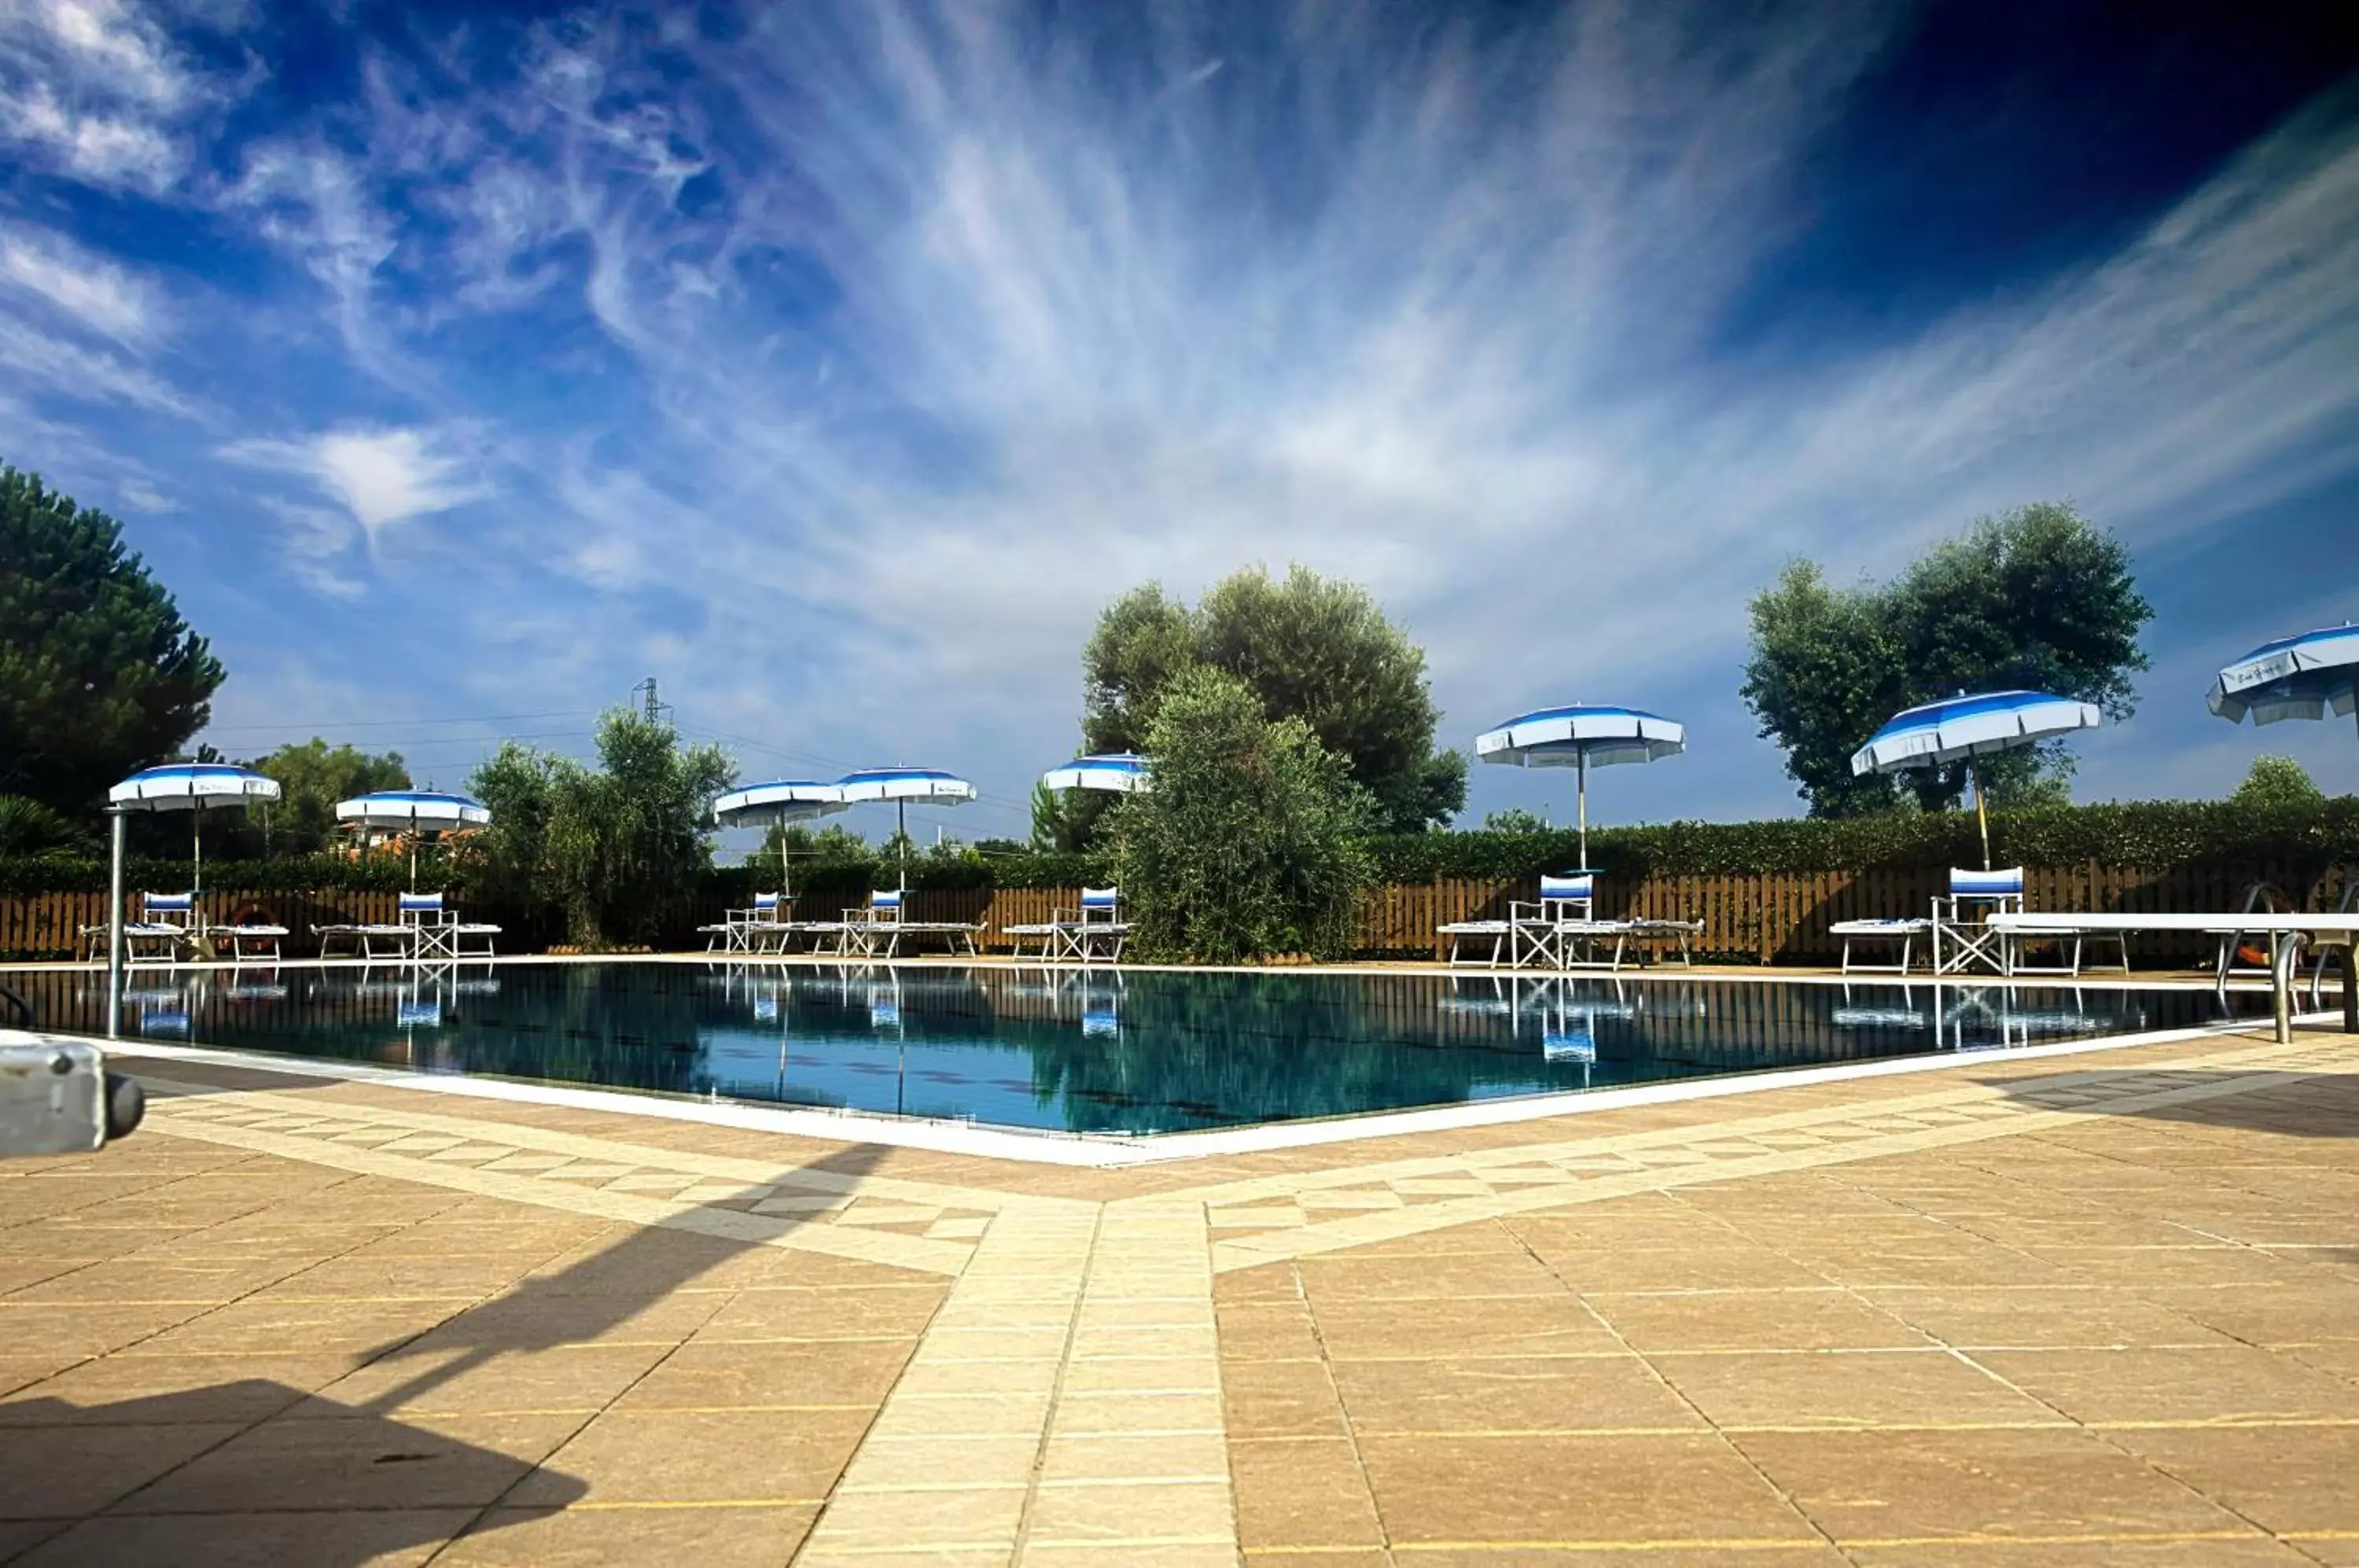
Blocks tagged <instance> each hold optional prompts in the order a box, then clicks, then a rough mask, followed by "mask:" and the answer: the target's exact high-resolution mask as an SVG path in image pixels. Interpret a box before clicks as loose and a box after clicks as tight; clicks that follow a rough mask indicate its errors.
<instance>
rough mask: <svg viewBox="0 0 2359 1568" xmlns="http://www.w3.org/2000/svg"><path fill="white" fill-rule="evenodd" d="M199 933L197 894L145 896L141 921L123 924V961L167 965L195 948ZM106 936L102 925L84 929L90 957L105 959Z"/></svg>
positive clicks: (140, 901)
mask: <svg viewBox="0 0 2359 1568" xmlns="http://www.w3.org/2000/svg"><path fill="white" fill-rule="evenodd" d="M198 931H199V927H198V925H197V896H196V895H195V894H194V893H142V894H140V895H139V918H138V919H136V920H125V921H124V922H123V954H124V957H125V960H126V961H128V962H130V963H133V964H137V963H139V962H140V961H141V959H142V958H147V959H150V960H153V961H154V962H157V963H164V964H168V963H170V962H172V961H173V960H175V959H177V958H179V957H181V956H183V955H184V954H185V953H189V952H190V950H191V949H192V948H193V947H194V945H195V943H196V940H197V935H198ZM106 933H107V928H106V927H105V926H103V925H96V926H84V927H82V932H81V935H82V944H83V949H84V952H85V953H86V954H87V956H89V957H92V958H103V957H104V956H105V955H106Z"/></svg>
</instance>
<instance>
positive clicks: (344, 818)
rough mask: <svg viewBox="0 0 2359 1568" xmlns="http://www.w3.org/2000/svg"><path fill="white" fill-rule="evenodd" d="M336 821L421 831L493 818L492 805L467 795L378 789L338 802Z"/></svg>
mask: <svg viewBox="0 0 2359 1568" xmlns="http://www.w3.org/2000/svg"><path fill="white" fill-rule="evenodd" d="M336 820H337V821H338V822H358V823H360V824H361V825H362V826H364V827H372V828H409V829H412V830H413V831H416V832H419V833H456V832H458V831H459V830H460V829H462V828H480V827H484V826H485V825H487V824H488V823H489V822H491V820H492V811H491V808H490V807H488V806H486V805H484V803H483V802H482V801H481V800H475V799H474V798H473V797H472V796H468V795H447V794H444V793H442V792H441V791H440V790H435V789H379V790H377V791H375V793H373V794H367V795H355V796H353V798H352V799H351V800H339V801H337V802H336Z"/></svg>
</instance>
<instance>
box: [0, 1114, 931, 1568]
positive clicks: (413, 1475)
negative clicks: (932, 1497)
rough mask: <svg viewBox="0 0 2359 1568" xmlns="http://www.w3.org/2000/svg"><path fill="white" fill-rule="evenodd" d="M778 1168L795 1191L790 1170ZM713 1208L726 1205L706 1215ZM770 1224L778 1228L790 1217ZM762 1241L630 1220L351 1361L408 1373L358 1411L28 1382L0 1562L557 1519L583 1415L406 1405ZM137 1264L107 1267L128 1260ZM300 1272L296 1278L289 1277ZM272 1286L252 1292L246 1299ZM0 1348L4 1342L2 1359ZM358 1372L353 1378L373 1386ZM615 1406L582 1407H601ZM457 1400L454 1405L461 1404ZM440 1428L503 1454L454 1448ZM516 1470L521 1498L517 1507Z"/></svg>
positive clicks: (332, 1552)
mask: <svg viewBox="0 0 2359 1568" xmlns="http://www.w3.org/2000/svg"><path fill="white" fill-rule="evenodd" d="M168 1071H170V1069H169V1068H168ZM228 1076H229V1078H230V1082H228V1083H219V1084H213V1085H208V1086H207V1087H208V1088H209V1089H210V1090H211V1092H214V1093H234V1092H235V1090H236V1089H238V1088H245V1087H252V1088H267V1089H271V1090H275V1091H277V1092H280V1093H287V1092H299V1091H300V1090H301V1089H303V1088H316V1087H318V1086H319V1085H318V1083H317V1081H316V1080H305V1081H300V1082H299V1083H289V1082H288V1081H287V1080H285V1079H283V1078H280V1079H276V1080H275V1081H262V1082H257V1081H255V1080H256V1079H262V1078H265V1077H266V1075H263V1074H251V1075H249V1074H245V1073H234V1074H230V1075H228ZM135 1136H149V1137H152V1136H155V1135H154V1134H153V1133H146V1134H142V1135H135ZM618 1141H627V1140H618ZM885 1152H886V1151H885V1150H884V1149H880V1148H876V1147H874V1146H852V1147H848V1148H844V1149H835V1150H832V1151H831V1152H830V1153H829V1154H828V1155H826V1156H825V1157H824V1158H822V1159H821V1160H814V1161H812V1162H810V1165H809V1166H808V1167H807V1168H808V1169H810V1170H814V1171H821V1170H823V1171H828V1172H830V1173H832V1174H833V1175H836V1176H841V1177H857V1176H860V1175H862V1174H864V1173H865V1172H867V1171H870V1170H872V1169H874V1167H875V1164H876V1162H877V1160H879V1159H880V1158H882V1156H883V1155H884V1154H885ZM101 1158H102V1159H103V1155H102V1156H101ZM781 1175H782V1178H783V1179H785V1180H788V1181H791V1177H792V1171H782V1173H781ZM473 1201H475V1202H489V1203H495V1202H499V1201H500V1200H496V1199H476V1200H473ZM516 1207H517V1208H519V1209H525V1210H528V1209H529V1208H530V1205H528V1204H524V1203H518V1204H516ZM714 1208H715V1212H716V1213H718V1212H723V1206H722V1205H715V1206H714ZM264 1212H267V1211H264ZM561 1212H566V1213H571V1211H561ZM688 1212H689V1213H691V1214H692V1213H693V1212H694V1211H688ZM725 1212H728V1213H730V1214H732V1215H733V1220H732V1222H731V1223H733V1224H734V1223H742V1222H740V1221H738V1220H737V1219H736V1218H735V1216H736V1215H737V1214H739V1213H740V1211H736V1210H726V1211H725ZM774 1223H776V1224H777V1225H779V1226H780V1227H781V1229H782V1230H783V1229H785V1228H787V1227H788V1226H790V1225H792V1224H794V1223H795V1222H793V1221H790V1220H787V1219H779V1220H777V1221H776V1222H774ZM762 1245H763V1243H762V1242H760V1241H758V1240H754V1239H743V1240H741V1239H735V1238H733V1237H730V1236H714V1235H709V1234H704V1233H701V1232H696V1231H689V1230H682V1229H677V1228H671V1227H668V1226H652V1225H650V1226H639V1227H636V1228H633V1229H632V1230H630V1231H628V1232H627V1233H626V1234H625V1236H624V1237H623V1239H622V1240H620V1241H618V1242H615V1243H614V1244H612V1245H609V1246H605V1247H601V1248H600V1249H599V1250H597V1251H595V1252H588V1253H584V1254H582V1255H579V1256H575V1257H572V1258H569V1259H568V1260H567V1261H565V1262H564V1263H563V1264H562V1265H561V1266H558V1267H553V1268H551V1267H549V1266H547V1265H544V1266H543V1269H544V1270H545V1271H540V1272H533V1273H528V1274H527V1275H526V1276H525V1277H524V1278H523V1279H521V1281H520V1282H518V1283H516V1284H515V1285H514V1286H513V1287H511V1288H510V1289H508V1290H505V1291H503V1292H502V1293H500V1294H498V1295H495V1296H493V1297H491V1298H489V1299H488V1300H485V1301H481V1302H479V1303H477V1304H476V1305H474V1306H472V1307H469V1308H467V1309H465V1310H463V1311H460V1312H454V1313H452V1314H451V1316H449V1317H447V1318H444V1319H443V1320H441V1321H440V1322H439V1323H435V1324H434V1325H433V1326H432V1327H430V1328H428V1329H426V1330H425V1331H423V1332H422V1333H419V1334H415V1335H408V1336H405V1337H403V1338H400V1339H397V1340H393V1341H389V1342H387V1343H386V1344H384V1345H379V1346H376V1347H375V1348H374V1349H372V1350H369V1351H367V1352H364V1353H362V1354H361V1355H359V1356H355V1357H354V1358H353V1366H352V1367H351V1368H350V1369H349V1370H348V1371H346V1372H345V1373H343V1374H342V1377H340V1378H339V1379H338V1381H342V1382H351V1381H353V1380H355V1375H356V1374H360V1373H364V1372H365V1371H372V1370H373V1371H377V1372H380V1373H384V1374H387V1375H398V1374H399V1373H401V1372H403V1371H407V1370H408V1368H409V1367H411V1366H413V1365H414V1367H415V1370H414V1372H411V1373H410V1375H408V1377H399V1378H398V1380H392V1378H391V1377H388V1378H387V1379H386V1386H385V1387H384V1388H383V1391H382V1392H379V1393H377V1394H376V1395H375V1397H373V1398H369V1399H365V1400H362V1401H359V1402H347V1401H345V1400H340V1399H333V1398H332V1397H329V1396H325V1395H321V1394H319V1393H316V1392H314V1391H312V1389H310V1388H296V1387H291V1386H288V1385H287V1384H284V1383H280V1382H277V1381H274V1380H271V1379H268V1378H234V1379H230V1380H227V1381H224V1382H222V1383H218V1384H211V1385H207V1386H204V1387H201V1388H183V1389H179V1390H176V1391H171V1392H161V1393H154V1394H148V1395H144V1396H141V1397H136V1398H130V1399H121V1400H116V1401H112V1402H103V1403H96V1404H83V1403H81V1402H78V1401H76V1400H74V1399H71V1398H62V1397H58V1396H55V1395H50V1396H41V1395H40V1394H39V1389H40V1388H42V1387H44V1386H45V1385H43V1384H36V1385H34V1386H33V1387H32V1388H30V1389H28V1390H27V1393H31V1394H33V1395H34V1396H35V1397H33V1398H29V1399H28V1398H24V1397H21V1396H20V1397H19V1398H17V1399H15V1400H13V1401H5V1402H0V1456H5V1463H0V1562H5V1563H23V1564H26V1565H27V1568H53V1565H60V1564H68V1563H71V1564H77V1565H81V1564H90V1563H176V1564H178V1563H223V1564H225V1563H253V1564H257V1565H259V1564H276V1563H301V1564H307V1565H320V1568H340V1565H343V1564H352V1565H355V1568H356V1565H358V1564H360V1563H366V1562H370V1561H373V1560H375V1559H377V1558H379V1557H381V1556H383V1555H385V1554H388V1553H399V1552H402V1551H403V1550H404V1549H417V1548H421V1547H427V1546H430V1545H432V1544H434V1543H436V1542H439V1541H445V1540H448V1539H450V1538H451V1537H453V1536H456V1535H459V1534H461V1533H462V1532H464V1531H468V1530H479V1531H480V1530H492V1529H494V1528H495V1517H494V1515H493V1514H492V1511H491V1510H492V1509H493V1508H495V1507H497V1506H501V1505H504V1504H505V1505H506V1506H509V1507H516V1506H528V1507H529V1508H531V1509H532V1510H534V1515H533V1516H531V1517H538V1513H539V1511H541V1510H549V1509H557V1508H564V1507H565V1506H566V1505H568V1504H570V1503H572V1502H575V1501H578V1500H580V1499H581V1498H582V1497H583V1496H585V1495H586V1493H587V1490H588V1487H587V1485H586V1484H585V1483H584V1482H582V1480H580V1479H578V1478H576V1477H574V1476H571V1475H566V1474H564V1473H563V1472H562V1470H561V1469H560V1468H556V1467H551V1466H548V1465H544V1464H543V1463H542V1462H543V1461H544V1460H545V1459H547V1458H548V1457H549V1456H550V1455H551V1454H557V1453H559V1451H560V1450H561V1449H562V1447H563V1445H564V1444H565V1443H567V1442H570V1441H571V1438H572V1437H573V1436H574V1435H576V1434H577V1433H578V1432H580V1430H581V1429H582V1427H583V1426H586V1425H587V1424H588V1423H589V1422H590V1421H592V1420H593V1419H595V1417H594V1413H592V1414H579V1415H578V1418H577V1417H575V1416H566V1417H562V1418H560V1420H558V1421H556V1422H555V1423H554V1424H552V1423H551V1422H549V1421H547V1420H543V1421H540V1422H539V1424H538V1426H537V1427H530V1429H529V1430H527V1427H528V1426H529V1423H524V1422H516V1423H512V1425H514V1426H515V1428H516V1430H515V1431H513V1432H507V1433H502V1432H498V1431H497V1430H495V1429H496V1428H498V1426H499V1418H498V1417H496V1416H485V1417H480V1418H467V1417H451V1416H446V1415H427V1414H420V1413H418V1412H419V1410H421V1409H425V1410H431V1408H432V1406H433V1403H434V1401H433V1400H432V1399H431V1396H433V1395H434V1394H435V1393H436V1392H437V1391H438V1390H447V1389H450V1388H451V1387H452V1386H453V1385H454V1384H457V1383H459V1382H460V1381H461V1380H462V1379H464V1378H466V1377H468V1376H469V1375H470V1374H473V1373H476V1372H479V1371H480V1370H481V1369H483V1368H484V1367H488V1366H490V1365H491V1364H493V1363H495V1362H497V1361H499V1360H500V1359H501V1358H503V1357H507V1356H533V1355H535V1354H537V1353H542V1352H547V1351H550V1350H553V1349H556V1348H558V1347H560V1346H564V1345H582V1344H585V1343H590V1342H593V1341H596V1340H598V1339H600V1338H601V1337H602V1336H604V1335H606V1334H610V1333H612V1332H613V1331H614V1330H616V1329H618V1328H621V1327H624V1326H625V1325H626V1324H629V1323H631V1322H632V1320H634V1319H635V1318H638V1317H640V1316H641V1315H642V1314H643V1313H646V1312H648V1311H649V1310H650V1309H651V1308H655V1307H657V1306H658V1304H659V1303H661V1302H662V1301H664V1300H665V1299H666V1298H667V1297H669V1296H670V1295H671V1294H672V1293H673V1292H675V1291H677V1290H680V1289H682V1288H683V1287H686V1286H689V1285H690V1284H693V1283H694V1282H695V1281H697V1280H698V1279H701V1278H702V1277H704V1276H705V1275H707V1274H710V1273H712V1271H713V1270H715V1269H720V1268H721V1267H723V1265H725V1264H727V1263H729V1262H730V1261H731V1260H732V1259H734V1258H740V1257H742V1256H743V1255H745V1254H746V1253H747V1252H749V1251H750V1250H752V1249H754V1248H756V1247H760V1246H762ZM134 1260H136V1254H132V1255H125V1256H123V1257H119V1258H117V1259H116V1261H118V1262H124V1261H134ZM323 1261H324V1259H323ZM299 1278H300V1275H299V1274H298V1275H295V1276H290V1277H289V1279H299ZM286 1282H288V1281H281V1283H286ZM268 1293H269V1291H268V1289H266V1290H263V1291H260V1292H256V1295H255V1296H250V1297H247V1298H245V1301H254V1300H255V1299H256V1298H257V1297H262V1298H266V1297H267V1295H268ZM190 1321H192V1322H201V1317H200V1318H198V1319H194V1320H190ZM699 1322H701V1319H700V1320H699ZM653 1332H657V1333H660V1334H664V1335H669V1334H671V1333H674V1332H677V1333H678V1334H679V1337H680V1338H681V1339H682V1340H685V1339H686V1338H688V1337H689V1336H690V1334H693V1333H694V1332H695V1325H693V1324H683V1323H679V1320H675V1321H674V1324H673V1326H670V1327H664V1328H660V1329H659V1330H657V1331H653ZM10 1348H12V1347H8V1346H0V1355H5V1354H6V1353H7V1351H8V1350H9V1349H10ZM298 1353H299V1352H298V1351H297V1350H295V1349H294V1348H292V1347H289V1346H288V1345H280V1344H271V1343H256V1344H255V1345H253V1347H252V1348H251V1350H250V1351H246V1350H244V1349H243V1348H241V1350H240V1352H239V1354H241V1355H251V1356H256V1357H263V1356H292V1355H296V1354H298ZM106 1359H107V1358H105V1357H101V1358H98V1361H99V1362H103V1361H105V1360H106ZM139 1359H142V1360H149V1361H153V1362H155V1363H157V1364H158V1366H159V1367H168V1364H169V1362H170V1358H168V1357H166V1356H147V1357H141V1358H139ZM660 1360H661V1356H659V1355H651V1356H650V1361H651V1363H652V1362H658V1361H660ZM96 1364H97V1363H94V1362H83V1363H81V1364H79V1365H78V1366H77V1367H71V1368H68V1369H67V1372H66V1373H65V1374H60V1377H69V1376H71V1375H73V1374H78V1373H83V1372H87V1371H88V1370H89V1369H90V1368H91V1367H93V1366H94V1365H96ZM639 1375H644V1369H643V1370H642V1372H641V1373H640V1374H639ZM359 1380H360V1381H362V1382H363V1383H364V1386H365V1385H366V1384H367V1383H368V1382H370V1381H371V1379H368V1378H366V1377H362V1378H360V1379H359ZM156 1381H157V1382H158V1383H166V1384H168V1382H169V1381H170V1374H169V1372H168V1370H165V1371H160V1372H159V1374H158V1377H157V1378H156ZM625 1387H627V1384H625ZM0 1388H5V1384H4V1383H0ZM612 1397H614V1396H613V1395H612V1394H611V1393H610V1394H608V1395H606V1396H605V1397H604V1398H602V1399H597V1400H596V1401H594V1402H595V1403H596V1404H597V1405H598V1406H600V1407H601V1408H603V1404H604V1403H605V1402H606V1400H607V1399H611V1398H612ZM454 1403H455V1404H456V1405H457V1406H459V1407H461V1408H463V1406H464V1404H465V1401H464V1400H458V1401H454ZM405 1412H408V1413H405ZM438 1427H440V1428H449V1429H452V1430H448V1431H446V1430H436V1428H438ZM453 1431H465V1432H470V1434H471V1435H473V1436H474V1437H476V1438H479V1439H484V1440H487V1441H489V1442H491V1443H498V1444H499V1446H486V1445H485V1442H484V1441H468V1440H467V1439H466V1438H462V1437H461V1436H457V1435H453ZM504 1436H505V1437H506V1441H505V1442H503V1441H502V1439H503V1437H504ZM527 1477H530V1480H531V1485H530V1486H529V1488H528V1493H527V1494H526V1495H523V1496H522V1497H518V1496H517V1492H518V1488H519V1486H521V1485H522V1484H523V1483H524V1482H525V1481H526V1480H527ZM507 1517H509V1518H516V1517H525V1516H519V1515H514V1514H511V1515H509V1516H507ZM18 1553H23V1555H21V1556H19V1555H16V1554H18Z"/></svg>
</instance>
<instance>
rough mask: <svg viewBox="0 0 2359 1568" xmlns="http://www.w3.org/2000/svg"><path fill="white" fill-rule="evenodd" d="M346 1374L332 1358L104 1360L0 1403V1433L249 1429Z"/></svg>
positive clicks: (342, 1360) (340, 1362) (71, 1370)
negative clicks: (205, 1426) (202, 1424)
mask: <svg viewBox="0 0 2359 1568" xmlns="http://www.w3.org/2000/svg"><path fill="white" fill-rule="evenodd" d="M349 1367H350V1362H349V1361H348V1360H347V1359H346V1358H345V1357H342V1356H103V1357H100V1358H98V1359H96V1360H92V1361H84V1362H82V1363H80V1364H79V1365H76V1366H74V1367H69V1368H67V1369H66V1370H64V1371H62V1372H60V1373H59V1374H58V1375H57V1376H55V1377H48V1378H44V1379H42V1380H40V1381H38V1382H35V1383H32V1384H29V1385H27V1387H25V1388H20V1389H18V1390H17V1391H16V1392H15V1393H13V1394H11V1395H9V1396H7V1398H6V1399H5V1400H0V1426H25V1425H42V1426H54V1425H60V1424H66V1425H77V1426H120V1425H126V1424H127V1425H143V1424H148V1423H152V1422H154V1421H158V1420H159V1419H167V1420H169V1421H176V1422H177V1421H230V1422H237V1423H241V1424H243V1423H249V1422H253V1421H261V1420H263V1419H265V1418H266V1417H268V1416H273V1415H276V1414H277V1413H278V1412H279V1411H281V1410H288V1409H289V1408H291V1407H293V1406H295V1405H297V1404H299V1403H300V1402H301V1401H302V1400H303V1398H304V1396H305V1395H307V1394H309V1393H310V1392H311V1391H312V1390H313V1389H315V1388H322V1387H325V1386H326V1385H328V1384H330V1383H332V1382H334V1381H335V1380H336V1379H337V1378H339V1377H342V1376H343V1375H344V1374H345V1372H346V1371H347V1370H348V1368H349ZM159 1410H168V1415H167V1416H161V1417H159V1415H158V1411H159Z"/></svg>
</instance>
